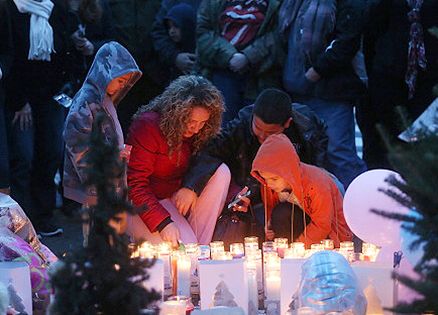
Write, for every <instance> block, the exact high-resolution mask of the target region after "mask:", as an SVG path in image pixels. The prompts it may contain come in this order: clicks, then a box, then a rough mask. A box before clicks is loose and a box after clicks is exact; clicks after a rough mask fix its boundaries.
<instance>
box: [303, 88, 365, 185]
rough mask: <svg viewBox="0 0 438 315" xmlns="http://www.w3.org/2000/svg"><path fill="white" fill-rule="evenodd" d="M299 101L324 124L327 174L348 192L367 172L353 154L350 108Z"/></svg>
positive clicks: (306, 99)
mask: <svg viewBox="0 0 438 315" xmlns="http://www.w3.org/2000/svg"><path fill="white" fill-rule="evenodd" d="M299 100H300V102H301V103H303V104H306V105H307V106H309V107H310V108H311V109H312V110H313V111H315V113H316V114H317V115H318V116H319V117H320V118H321V119H323V120H324V121H325V123H326V124H327V135H328V138H329V141H328V149H327V157H328V167H327V170H328V171H330V172H332V173H333V174H334V175H335V176H336V177H337V178H338V179H339V180H340V181H341V183H342V184H343V185H344V187H345V189H347V187H348V185H350V183H351V182H352V181H353V179H354V178H356V177H357V176H358V175H360V174H362V173H363V172H365V171H366V170H367V167H366V165H365V162H364V161H362V159H360V158H359V157H358V156H357V152H356V143H355V133H354V132H355V131H354V116H353V106H352V105H351V104H349V103H347V102H340V101H327V100H323V99H318V98H313V97H301V98H299Z"/></svg>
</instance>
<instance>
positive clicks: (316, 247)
mask: <svg viewBox="0 0 438 315" xmlns="http://www.w3.org/2000/svg"><path fill="white" fill-rule="evenodd" d="M310 249H311V250H312V253H316V252H320V251H322V250H324V245H323V244H320V243H316V244H312V245H310Z"/></svg>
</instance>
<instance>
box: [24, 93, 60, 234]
mask: <svg viewBox="0 0 438 315" xmlns="http://www.w3.org/2000/svg"><path fill="white" fill-rule="evenodd" d="M32 113H33V117H34V121H33V123H34V128H35V129H34V130H35V131H34V139H35V140H34V148H35V149H34V161H33V169H32V177H31V178H32V181H31V193H32V200H33V204H32V211H31V213H29V216H30V217H31V220H32V222H33V223H34V225H35V226H36V228H37V229H38V226H39V225H40V224H43V223H47V222H49V220H50V219H51V217H52V214H53V209H55V207H56V189H57V187H56V185H55V182H54V180H53V178H54V177H55V174H56V171H57V170H58V168H59V166H60V165H61V160H62V152H63V151H62V149H63V141H62V127H63V124H64V117H65V108H64V107H62V106H59V104H57V103H56V102H55V101H54V100H48V101H47V102H46V103H41V104H37V103H35V104H32ZM36 161H37V162H36Z"/></svg>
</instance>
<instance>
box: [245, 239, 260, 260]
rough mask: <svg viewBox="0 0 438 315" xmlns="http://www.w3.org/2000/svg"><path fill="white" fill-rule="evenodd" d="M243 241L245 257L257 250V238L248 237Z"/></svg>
mask: <svg viewBox="0 0 438 315" xmlns="http://www.w3.org/2000/svg"><path fill="white" fill-rule="evenodd" d="M243 240H244V243H245V255H248V254H249V253H251V252H253V251H257V250H258V249H259V238H258V237H257V236H248V237H245V238H244V239H243Z"/></svg>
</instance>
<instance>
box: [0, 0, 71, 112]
mask: <svg viewBox="0 0 438 315" xmlns="http://www.w3.org/2000/svg"><path fill="white" fill-rule="evenodd" d="M52 2H53V3H54V7H53V10H52V13H51V15H50V17H49V23H50V25H51V26H52V29H53V40H54V50H55V52H54V53H52V54H51V56H50V57H51V61H39V60H28V53H29V29H30V14H28V13H20V12H19V11H18V9H17V7H16V5H15V3H14V1H13V0H6V4H5V5H6V6H7V8H6V9H7V10H8V14H9V18H10V23H11V25H10V26H11V30H12V35H11V39H12V46H13V48H14V49H13V61H12V63H11V67H10V72H9V76H8V77H7V79H6V80H5V82H4V83H5V90H6V104H7V106H8V107H9V108H10V109H11V111H18V110H20V109H21V108H22V107H23V106H24V105H25V104H26V102H30V104H42V103H47V102H50V101H51V100H52V97H53V96H54V95H56V94H58V92H59V91H60V89H61V87H62V86H63V85H64V83H65V82H66V81H67V79H66V71H65V69H66V68H65V53H66V46H67V34H66V29H65V25H66V24H67V7H66V3H65V2H64V1H62V0H53V1H52ZM0 23H3V21H0ZM2 45H3V43H2Z"/></svg>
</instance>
